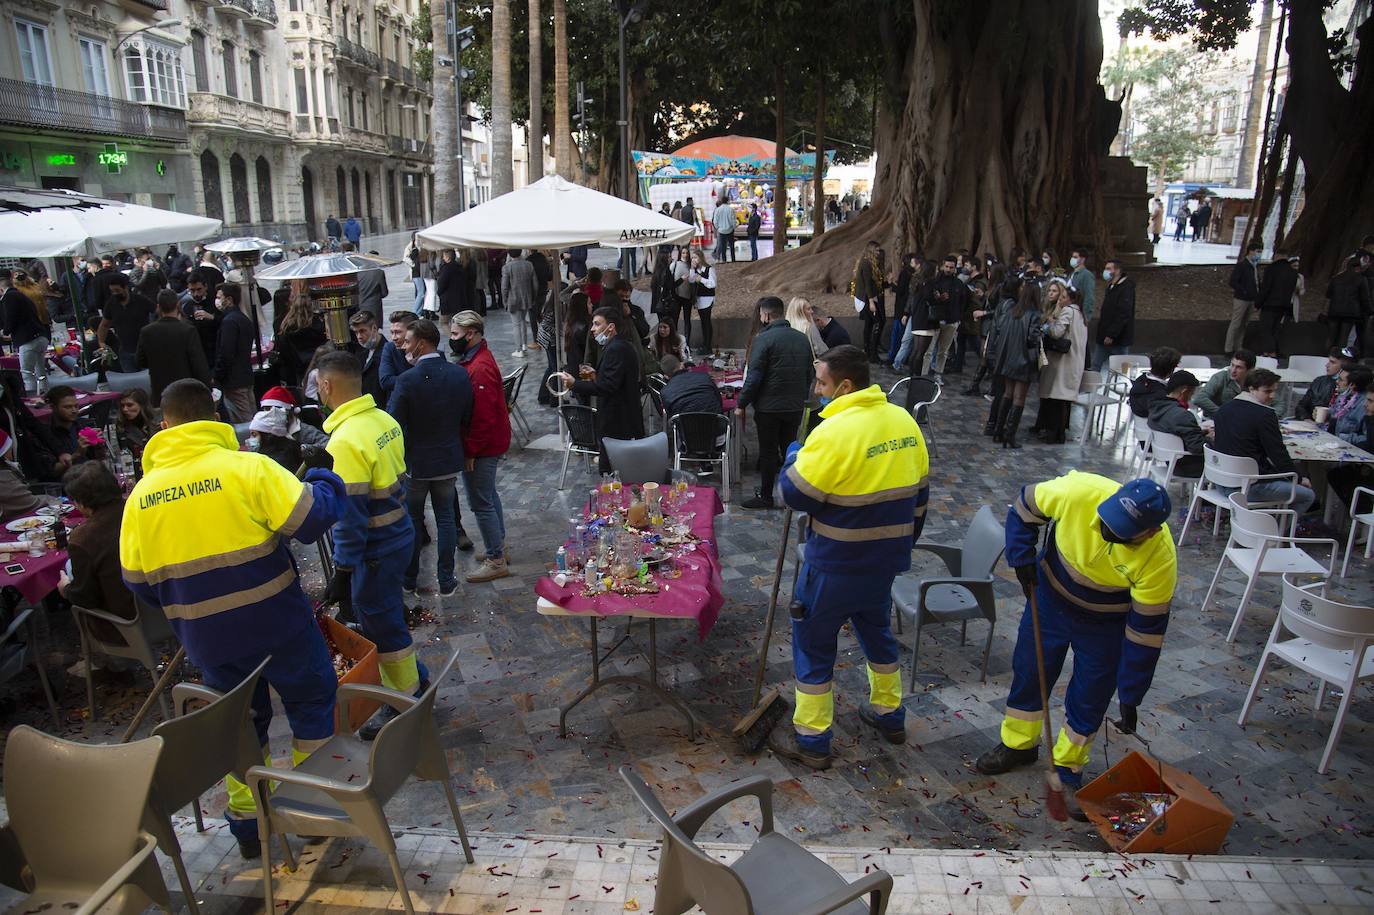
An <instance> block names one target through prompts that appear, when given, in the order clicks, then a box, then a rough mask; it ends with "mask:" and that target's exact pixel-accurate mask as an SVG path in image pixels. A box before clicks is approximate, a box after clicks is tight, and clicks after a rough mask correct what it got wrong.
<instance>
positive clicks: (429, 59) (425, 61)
mask: <svg viewBox="0 0 1374 915" xmlns="http://www.w3.org/2000/svg"><path fill="white" fill-rule="evenodd" d="M413 60H414V64H415V77H416V78H417V79H419V80H420V82H421V83H427V82H429V81H430V80H431V79H433V78H434V48H433V47H432V46H429V45H426V46H425V47H423V48H416V49H415V55H414V58H413Z"/></svg>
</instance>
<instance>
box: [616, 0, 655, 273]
mask: <svg viewBox="0 0 1374 915" xmlns="http://www.w3.org/2000/svg"><path fill="white" fill-rule="evenodd" d="M648 5H649V4H648V0H639V2H638V3H634V2H632V0H615V6H616V12H617V13H618V14H619V15H618V16H617V17H616V19H617V21H618V23H619V25H620V120H618V121H616V123H617V124H618V125H620V193H621V196H623V197H624V198H625V199H626V200H629V199H631V198H630V121H629V114H628V113H627V111H626V109H627V108H629V107H630V101H629V92H628V90H627V88H626V84H625V27H626V26H628V25H631V24H633V23H636V22H643V21H644V9H645V7H647V6H648ZM628 252H629V249H628V248H622V249H621V252H620V268H621V271H620V272H621V275H622V276H624V275H625V274H626V270H625V266H626V264H628V263H630V255H629V253H628Z"/></svg>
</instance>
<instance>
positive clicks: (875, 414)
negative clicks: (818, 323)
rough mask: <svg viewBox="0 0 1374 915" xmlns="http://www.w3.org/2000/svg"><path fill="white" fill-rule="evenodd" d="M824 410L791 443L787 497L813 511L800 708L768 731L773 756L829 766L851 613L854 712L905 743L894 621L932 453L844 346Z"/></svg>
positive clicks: (833, 361)
mask: <svg viewBox="0 0 1374 915" xmlns="http://www.w3.org/2000/svg"><path fill="white" fill-rule="evenodd" d="M816 394H817V395H818V397H819V398H820V402H821V405H822V408H823V409H822V410H821V417H822V418H823V419H824V422H822V423H821V424H820V425H819V426H817V427H816V429H815V431H813V432H812V433H811V434H810V435H808V436H807V438H806V444H805V445H800V446H799V445H797V444H796V443H795V442H794V443H793V444H792V447H791V448H790V449H789V450H788V455H787V463H786V465H785V466H784V468H783V474H782V477H781V481H780V482H781V487H782V497H783V501H784V502H786V503H787V505H788V506H790V507H791V508H792V509H794V510H796V511H802V512H806V514H807V515H808V516H809V522H810V535H809V537H808V539H807V541H806V559H805V562H803V564H802V567H801V570H800V572H799V573H798V575H797V584H796V588H795V590H794V593H793V598H794V601H795V602H796V603H797V604H800V605H801V607H802V608H803V611H804V613H803V615H802V618H800V619H797V618H796V616H797V614H796V612H794V614H793V620H792V664H793V667H794V669H795V674H796V681H797V682H796V701H797V705H796V709H795V711H794V712H793V716H792V724H793V727H792V728H779V729H777V730H776V731H774V732H773V733H772V734H771V735H770V736H769V746H770V747H771V748H772V749H773V751H774V752H775V753H778V754H779V755H781V756H785V757H788V758H789V759H793V760H796V761H797V762H800V763H802V764H803V765H806V766H810V767H811V768H813V769H828V768H830V764H831V760H832V757H831V753H830V741H831V735H832V724H833V721H834V717H835V702H834V696H833V693H832V683H831V680H832V676H833V672H834V668H835V655H836V651H837V645H836V640H837V639H838V637H839V634H840V629H841V628H842V627H843V626H844V624H845V623H846V622H848V623H850V624H851V625H852V627H853V630H854V634H855V635H856V636H857V637H858V639H859V645H860V647H862V648H863V653H864V656H865V657H866V658H867V659H868V684H869V692H868V699H869V704H868V705H860V706H859V718H860V720H862V721H863V722H864V723H865V724H867V725H869V726H870V727H873V728H876V729H877V731H878V732H879V733H880V734H881V735H882V736H883V737H884V738H885V739H886V740H888V741H889V742H890V743H902V742H904V741H905V740H906V710H905V709H903V708H902V685H901V675H900V674H899V673H898V669H897V661H898V656H897V640H896V639H895V638H893V636H892V629H891V626H890V618H891V607H892V598H891V592H892V581H893V579H894V578H896V577H897V575H898V574H900V573H901V572H904V571H906V570H907V569H909V568H910V567H911V546H912V543H913V542H914V541H915V539H916V538H917V537H919V536H920V533H921V527H922V525H923V524H924V523H925V514H926V500H927V497H928V495H929V490H928V486H927V481H926V476H927V473H928V472H929V469H930V459H929V457H928V455H927V453H926V443H925V439H924V438H923V437H922V436H921V430H920V429H919V428H918V427H917V425H916V421H915V420H914V419H913V418H912V416H911V414H910V413H908V412H907V411H906V410H903V409H902V408H901V407H899V406H896V405H895V404H890V403H888V401H887V396H886V395H885V394H884V393H883V391H882V388H880V387H878V386H877V385H875V384H870V381H869V370H868V358H867V356H865V355H864V351H863V350H861V349H859V348H858V347H856V346H849V345H845V346H837V347H835V348H834V349H831V350H828V351H827V352H826V353H825V354H824V355H823V356H821V357H820V360H819V361H818V362H817V363H816Z"/></svg>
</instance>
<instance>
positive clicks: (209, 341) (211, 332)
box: [181, 289, 224, 364]
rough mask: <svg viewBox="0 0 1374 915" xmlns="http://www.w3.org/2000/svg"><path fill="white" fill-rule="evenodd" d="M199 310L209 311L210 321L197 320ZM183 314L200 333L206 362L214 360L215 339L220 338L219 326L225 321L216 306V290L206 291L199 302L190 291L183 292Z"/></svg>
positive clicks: (189, 323)
mask: <svg viewBox="0 0 1374 915" xmlns="http://www.w3.org/2000/svg"><path fill="white" fill-rule="evenodd" d="M197 311H204V312H208V313H209V314H210V315H211V316H212V317H211V318H210V319H209V320H208V321H197V320H196V319H195V314H196V312H197ZM181 316H182V317H183V318H185V319H186V323H187V324H188V325H189V326H190V327H192V328H194V329H195V331H196V333H197V334H199V335H200V347H201V349H202V350H203V351H204V353H205V362H206V364H209V363H212V362H214V361H215V341H216V340H218V339H219V326H220V324H221V323H222V322H223V321H224V314H223V313H222V312H221V311H220V310H219V309H218V308H216V307H215V293H214V290H213V289H212V290H211V291H210V292H208V293H206V295H205V298H204V299H201V300H200V301H199V302H197V301H196V300H195V299H193V298H191V294H190V293H189V292H186V293H182V296H181Z"/></svg>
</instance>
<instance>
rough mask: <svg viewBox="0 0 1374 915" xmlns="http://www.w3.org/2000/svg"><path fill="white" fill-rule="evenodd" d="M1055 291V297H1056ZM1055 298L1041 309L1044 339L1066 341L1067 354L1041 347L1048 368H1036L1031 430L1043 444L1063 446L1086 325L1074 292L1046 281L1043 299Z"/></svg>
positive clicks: (1079, 375) (1078, 377)
mask: <svg viewBox="0 0 1374 915" xmlns="http://www.w3.org/2000/svg"><path fill="white" fill-rule="evenodd" d="M1056 290H1057V294H1056ZM1052 297H1053V298H1055V299H1056V301H1055V303H1054V305H1053V306H1048V305H1047V307H1046V310H1045V339H1046V340H1047V341H1048V340H1050V339H1054V340H1064V339H1068V341H1069V351H1068V352H1067V353H1057V352H1054V351H1053V350H1052V349H1051V347H1049V346H1046V347H1045V358H1046V360H1047V361H1048V363H1049V364H1048V365H1046V366H1044V367H1043V368H1042V369H1040V415H1039V416H1038V417H1037V418H1036V421H1035V428H1036V429H1038V430H1039V432H1040V440H1041V441H1043V442H1044V443H1045V444H1047V445H1060V444H1063V443H1064V438H1065V436H1064V433H1065V431H1066V430H1067V429H1068V428H1069V409H1070V407H1071V406H1072V404H1073V402H1074V400H1075V399H1076V398H1077V397H1078V385H1079V382H1081V381H1082V380H1083V360H1084V355H1085V353H1086V352H1087V348H1088V325H1087V323H1086V322H1084V320H1083V310H1082V309H1081V308H1079V307H1078V291H1077V290H1076V289H1074V288H1073V287H1072V286H1069V285H1067V284H1066V283H1064V282H1062V281H1060V280H1053V281H1051V282H1050V286H1049V289H1048V290H1047V291H1046V299H1047V301H1048V299H1050V298H1052Z"/></svg>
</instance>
